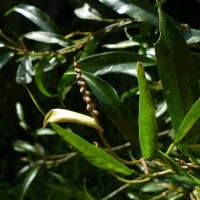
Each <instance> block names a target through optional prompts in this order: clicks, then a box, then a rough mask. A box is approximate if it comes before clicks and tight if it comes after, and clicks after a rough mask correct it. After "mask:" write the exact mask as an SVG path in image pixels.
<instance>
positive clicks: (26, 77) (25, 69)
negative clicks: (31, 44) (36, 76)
mask: <svg viewBox="0 0 200 200" xmlns="http://www.w3.org/2000/svg"><path fill="white" fill-rule="evenodd" d="M32 75H33V70H32V62H31V58H30V57H29V56H26V57H23V58H22V60H21V62H20V64H19V67H18V69H17V75H16V82H17V83H19V84H27V83H30V82H31V81H32Z"/></svg>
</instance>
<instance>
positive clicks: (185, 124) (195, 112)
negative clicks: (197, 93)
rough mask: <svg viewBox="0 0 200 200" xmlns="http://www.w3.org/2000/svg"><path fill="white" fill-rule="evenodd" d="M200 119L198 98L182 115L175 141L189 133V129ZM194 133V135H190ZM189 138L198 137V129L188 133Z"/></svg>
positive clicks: (177, 141) (199, 101)
mask: <svg viewBox="0 0 200 200" xmlns="http://www.w3.org/2000/svg"><path fill="white" fill-rule="evenodd" d="M199 119H200V98H199V99H198V100H197V101H196V102H195V104H194V105H193V106H192V108H191V109H190V110H189V112H188V113H187V114H186V116H185V117H184V119H183V121H182V123H181V125H180V127H179V129H178V131H177V134H176V138H175V142H176V143H179V142H180V141H181V140H183V139H184V137H186V136H187V134H189V133H190V130H191V129H192V128H193V127H194V126H195V125H196V123H197V122H198V121H199ZM198 127H199V126H198ZM192 134H194V135H192ZM189 137H190V138H193V137H195V138H198V137H199V131H194V132H193V133H190V134H189Z"/></svg>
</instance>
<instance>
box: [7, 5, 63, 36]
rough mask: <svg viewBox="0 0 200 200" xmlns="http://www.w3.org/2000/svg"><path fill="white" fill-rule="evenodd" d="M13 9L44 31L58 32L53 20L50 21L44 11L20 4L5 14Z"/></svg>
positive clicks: (8, 12)
mask: <svg viewBox="0 0 200 200" xmlns="http://www.w3.org/2000/svg"><path fill="white" fill-rule="evenodd" d="M13 11H15V12H18V13H20V14H21V15H23V16H24V17H26V18H27V19H29V20H30V21H32V22H33V23H35V24H36V25H37V26H38V27H40V28H41V29H42V30H44V31H47V32H52V33H59V29H58V27H57V26H56V24H55V22H54V21H52V19H51V18H50V17H49V16H48V15H47V14H46V13H44V12H42V11H41V10H40V9H38V8H36V7H34V6H29V5H25V4H20V5H18V6H15V7H14V8H12V9H10V10H9V11H7V12H6V14H5V15H8V14H10V13H12V12H13Z"/></svg>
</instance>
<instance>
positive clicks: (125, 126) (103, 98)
mask: <svg viewBox="0 0 200 200" xmlns="http://www.w3.org/2000/svg"><path fill="white" fill-rule="evenodd" d="M83 77H84V79H85V81H86V82H87V84H88V85H89V87H90V88H91V89H92V92H93V93H94V95H95V96H96V98H97V99H98V100H99V102H100V104H101V106H102V107H103V108H104V111H105V112H106V114H107V115H108V117H109V118H110V119H111V121H112V122H113V123H114V124H115V126H116V127H117V128H118V129H119V130H120V131H121V133H122V134H123V135H124V137H125V138H126V139H127V140H128V141H129V142H130V143H131V144H132V147H133V148H134V149H135V150H136V152H137V153H138V152H140V148H139V140H138V125H137V122H136V120H135V118H133V116H132V115H131V113H130V112H129V110H128V109H127V108H126V107H125V106H124V104H123V103H121V102H120V99H119V97H118V95H117V92H116V91H115V89H114V88H113V87H112V86H111V85H109V84H108V83H107V82H105V81H104V80H102V79H100V78H98V77H96V76H93V75H92V74H89V73H86V72H83Z"/></svg>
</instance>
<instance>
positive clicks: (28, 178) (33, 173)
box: [19, 165, 41, 200]
mask: <svg viewBox="0 0 200 200" xmlns="http://www.w3.org/2000/svg"><path fill="white" fill-rule="evenodd" d="M40 167H41V166H40V165H37V166H35V167H33V168H32V169H31V171H30V172H29V173H28V174H27V176H26V178H25V179H24V181H23V183H22V190H21V193H20V196H19V200H23V199H24V196H25V194H26V192H27V190H28V188H29V186H30V184H31V183H32V182H33V180H34V178H35V177H36V175H37V174H38V171H39V169H40Z"/></svg>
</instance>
